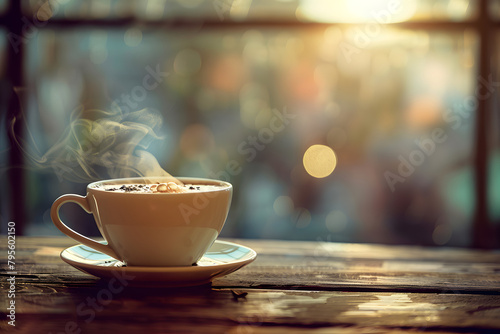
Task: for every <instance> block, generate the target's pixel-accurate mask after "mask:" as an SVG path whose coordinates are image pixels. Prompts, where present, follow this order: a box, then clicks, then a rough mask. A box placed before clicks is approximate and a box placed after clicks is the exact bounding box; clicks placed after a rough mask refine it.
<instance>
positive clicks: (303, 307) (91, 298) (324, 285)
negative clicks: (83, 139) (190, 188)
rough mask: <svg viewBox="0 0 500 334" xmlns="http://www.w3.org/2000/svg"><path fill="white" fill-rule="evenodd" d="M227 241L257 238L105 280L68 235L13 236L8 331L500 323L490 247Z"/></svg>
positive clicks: (457, 328) (478, 326)
mask: <svg viewBox="0 0 500 334" xmlns="http://www.w3.org/2000/svg"><path fill="white" fill-rule="evenodd" d="M230 241H232V242H237V243H240V244H243V245H246V246H248V247H251V248H253V249H254V250H256V251H257V253H258V257H257V259H256V260H255V262H253V263H252V264H250V265H248V266H246V267H244V268H242V269H241V270H239V271H237V272H235V273H232V274H230V275H228V276H225V277H222V278H218V279H215V280H214V282H213V283H212V284H211V285H205V286H200V287H194V288H175V289H173V288H170V289H169V288H158V287H135V286H133V285H126V284H124V285H123V286H118V287H110V286H109V282H107V281H104V280H99V279H97V278H95V277H93V276H90V275H88V274H85V273H83V272H80V271H78V270H76V269H74V268H73V267H71V266H69V265H67V264H66V263H64V262H63V261H62V260H61V259H60V257H59V253H60V252H61V251H62V250H63V249H64V248H66V247H68V246H71V245H74V244H75V243H74V242H73V241H72V240H71V239H69V238H67V237H57V238H55V237H52V238H33V237H20V238H17V243H16V269H17V273H18V274H17V275H16V327H15V332H20V333H108V332H113V333H114V332H117V333H119V334H121V333H137V332H141V333H143V332H151V333H305V332H308V333H415V332H426V333H500V253H499V252H491V251H490V252H487V251H473V250H467V249H449V248H436V249H431V248H420V247H404V246H382V245H365V244H339V243H320V242H295V241H276V240H230ZM6 256H7V251H6V243H4V242H2V244H1V247H0V259H1V263H2V268H1V269H0V277H1V290H2V292H1V294H2V298H0V313H2V320H1V321H2V322H1V323H0V330H1V331H2V332H4V331H9V332H10V331H13V330H14V328H12V326H9V325H8V324H7V320H4V319H6V315H7V314H6V309H7V307H8V303H9V300H8V298H6V297H7V291H8V289H9V282H7V278H8V277H9V275H8V274H7V270H6V266H5V264H6ZM110 289H114V290H113V293H110V292H109V291H110Z"/></svg>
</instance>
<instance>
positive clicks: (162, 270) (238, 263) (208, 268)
mask: <svg viewBox="0 0 500 334" xmlns="http://www.w3.org/2000/svg"><path fill="white" fill-rule="evenodd" d="M216 243H218V244H221V243H222V244H226V245H235V246H238V247H243V248H245V249H246V250H247V252H248V254H249V256H250V257H249V258H246V259H243V260H234V261H231V262H228V263H222V264H213V265H205V266H173V267H147V266H126V267H115V266H102V265H96V264H89V263H85V262H79V261H75V260H72V259H69V258H67V257H65V255H64V253H65V252H68V251H69V250H70V249H72V248H76V247H81V246H85V247H89V246H86V245H84V244H81V243H80V244H76V245H73V246H70V247H67V248H65V249H63V250H62V251H61V253H60V254H59V256H60V258H61V259H62V260H63V261H64V262H66V263H67V264H69V265H71V266H72V267H74V268H76V269H78V270H81V271H84V272H85V273H87V274H89V275H92V276H95V277H99V278H103V277H106V276H104V275H103V276H98V275H95V274H92V273H89V272H87V271H85V269H86V268H88V269H90V270H92V271H95V270H98V271H104V272H106V273H112V272H115V271H117V270H120V271H123V272H125V273H129V274H134V273H136V274H146V273H148V274H155V273H157V274H168V273H180V272H186V273H187V272H197V273H202V272H207V273H215V275H211V278H210V280H211V279H213V278H215V277H218V276H217V270H218V269H219V270H230V269H233V268H236V269H234V270H230V272H229V273H231V272H234V271H236V270H239V269H240V268H242V267H244V266H245V265H247V264H249V263H251V262H253V261H254V260H255V259H256V258H257V252H256V251H255V250H253V249H252V248H250V247H247V246H244V245H241V244H238V243H235V242H230V241H225V240H215V241H214V243H213V244H216ZM89 248H92V247H89ZM92 249H93V248H92ZM207 252H208V251H207ZM99 253H102V252H99ZM205 254H206V253H205ZM205 256H206V255H203V257H205ZM203 257H202V258H203ZM110 259H113V260H115V261H119V260H117V259H114V258H113V257H111V256H110ZM209 259H210V258H209ZM221 276H224V275H221Z"/></svg>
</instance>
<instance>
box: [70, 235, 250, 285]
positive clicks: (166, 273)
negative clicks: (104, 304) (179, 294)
mask: <svg viewBox="0 0 500 334" xmlns="http://www.w3.org/2000/svg"><path fill="white" fill-rule="evenodd" d="M256 257H257V253H256V252H255V251H254V250H253V249H251V248H248V247H245V246H242V245H238V244H235V243H232V242H228V241H219V240H216V241H215V242H214V244H213V245H212V247H210V249H209V250H208V251H207V252H206V253H205V255H204V256H203V257H202V258H201V259H200V261H198V262H197V263H196V265H193V266H188V267H136V266H130V267H128V266H124V264H123V262H121V261H118V260H116V259H115V258H112V257H110V256H108V255H106V254H103V253H101V252H98V251H96V250H94V249H92V248H90V247H88V246H84V245H82V244H79V245H76V246H73V247H69V248H66V249H65V250H63V251H62V252H61V258H62V259H63V261H65V262H66V263H68V264H70V265H72V266H73V267H75V268H77V269H79V270H81V271H83V272H85V273H88V274H91V275H94V276H97V277H100V278H106V279H112V278H115V279H118V280H119V281H120V282H123V281H124V280H126V281H125V282H126V283H124V284H125V285H127V284H128V283H130V284H131V285H138V284H139V285H141V284H144V283H146V284H147V285H149V284H155V285H162V286H169V287H180V286H194V285H202V284H208V283H210V282H211V281H212V280H213V279H214V278H216V277H220V276H225V275H227V274H230V273H232V272H234V271H236V270H238V269H240V268H241V267H243V266H245V265H247V264H249V263H251V262H252V261H253V260H255V258H256Z"/></svg>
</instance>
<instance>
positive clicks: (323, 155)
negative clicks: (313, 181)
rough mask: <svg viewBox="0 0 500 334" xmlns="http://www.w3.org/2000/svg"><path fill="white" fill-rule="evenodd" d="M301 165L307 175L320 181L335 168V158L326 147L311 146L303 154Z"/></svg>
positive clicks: (333, 153) (331, 151)
mask: <svg viewBox="0 0 500 334" xmlns="http://www.w3.org/2000/svg"><path fill="white" fill-rule="evenodd" d="M303 163H304V168H305V169H306V172H307V173H308V174H309V175H311V176H312V177H316V178H319V179H320V178H324V177H327V176H328V175H330V174H331V173H332V172H333V170H334V169H335V167H336V166H337V157H336V155H335V152H333V150H332V149H331V148H330V147H328V146H325V145H312V146H310V147H309V148H308V149H307V150H306V152H305V153H304V157H303Z"/></svg>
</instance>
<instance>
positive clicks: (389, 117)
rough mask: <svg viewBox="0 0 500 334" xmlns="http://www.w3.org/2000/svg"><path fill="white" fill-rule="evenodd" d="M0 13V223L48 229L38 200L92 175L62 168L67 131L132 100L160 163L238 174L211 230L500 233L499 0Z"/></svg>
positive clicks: (84, 225)
mask: <svg viewBox="0 0 500 334" xmlns="http://www.w3.org/2000/svg"><path fill="white" fill-rule="evenodd" d="M0 17H1V21H0V22H1V24H0V78H1V79H0V101H1V104H0V113H1V119H0V125H1V130H0V131H1V132H0V159H1V160H0V161H1V166H0V171H1V174H0V184H1V188H0V189H1V193H0V196H1V199H0V201H1V202H0V215H1V220H2V232H3V233H5V232H6V225H7V224H6V223H7V222H8V221H9V220H11V221H12V220H13V221H16V227H18V233H23V234H25V235H59V234H61V233H60V232H59V231H58V230H57V229H56V228H55V227H54V226H53V224H52V222H51V221H50V215H49V211H50V206H51V204H52V202H53V201H54V200H55V199H56V198H57V197H58V196H60V195H62V194H64V193H77V194H82V195H84V194H85V186H86V184H87V183H88V182H89V181H91V180H92V179H98V178H100V177H101V174H99V175H98V174H92V175H90V176H89V175H86V177H85V178H82V177H74V176H73V175H72V173H73V172H74V171H75V168H74V165H73V164H72V163H73V162H74V161H73V162H72V161H70V160H71V159H68V158H67V157H66V158H64V154H62V153H61V154H57V152H66V151H65V150H66V149H67V148H68V147H72V148H74V146H71V145H72V144H71V143H69V142H67V141H66V139H68V138H69V137H68V131H70V137H71V129H73V127H72V126H73V124H74V122H76V121H77V120H78V119H79V118H82V117H84V116H85V117H90V119H92V120H93V121H95V120H97V119H98V118H99V117H104V116H103V115H106V113H111V114H110V115H111V116H113V117H116V115H119V117H122V118H121V119H123V118H124V117H125V118H126V117H127V115H128V114H129V113H131V112H135V111H138V110H143V109H144V110H145V111H144V112H145V113H147V115H153V116H154V117H156V118H154V119H155V120H157V121H155V126H154V127H151V128H152V129H153V130H154V133H148V135H150V136H151V138H145V140H146V141H147V143H146V144H144V145H142V146H141V148H142V149H144V150H146V151H147V152H149V153H151V154H152V155H153V156H154V157H156V159H157V160H158V162H159V164H160V165H161V167H162V168H164V169H165V170H166V171H168V172H169V173H171V174H172V175H175V176H197V177H209V178H219V179H224V180H228V181H230V182H231V183H233V185H234V189H235V192H234V197H233V204H232V208H231V212H230V216H229V217H228V220H227V222H226V225H225V227H224V230H223V233H222V236H225V237H241V238H271V239H294V240H312V241H339V242H370V243H386V244H416V245H431V246H443V245H446V246H460V247H470V246H479V247H500V246H499V244H498V236H499V231H500V223H499V221H500V154H499V153H500V150H499V144H500V141H499V139H500V138H499V137H498V129H499V126H500V119H499V114H498V111H499V92H500V75H499V67H498V63H499V61H500V54H499V49H498V45H499V44H500V21H499V19H500V1H498V0H490V1H487V0H484V1H482V0H476V1H474V0H424V1H412V0H406V1H396V0H394V1H388V0H376V1H369V0H351V1H347V0H345V1H342V0H338V1H325V0H143V1H126V0H100V1H94V0H92V1H89V0H86V1H83V0H49V1H47V0H33V1H27V0H26V1H17V0H13V1H8V0H0ZM89 110H90V111H92V110H99V111H100V112H97V113H91V116H88V115H89V112H88V111H89ZM86 115H87V116H86ZM96 115H98V116H96ZM13 119H16V123H15V124H14V125H12V120H13ZM150 119H151V118H150ZM148 129H149V128H148ZM88 132H89V133H90V132H91V130H88ZM85 133H86V132H78V133H77V134H76V135H75V136H76V137H75V138H78V139H80V140H85V138H83V137H85ZM82 136H83V137H82ZM61 138H66V139H64V140H62V139H61ZM73 139H74V138H73ZM68 140H69V139H68ZM124 140H127V139H124ZM78 148H79V149H80V150H82V152H85V148H83V149H82V147H80V146H78ZM47 152H48V153H49V154H48V155H46V154H47ZM54 152H56V153H54ZM73 153H74V151H73ZM100 153H101V156H102V154H104V153H105V152H100ZM44 155H45V158H46V159H44ZM82 157H85V155H84V154H83V155H82ZM102 177H105V175H103V176H102ZM62 214H63V220H64V219H66V221H67V222H68V224H69V225H70V226H72V227H73V228H75V229H76V230H77V231H80V232H81V233H84V234H87V235H96V234H98V230H97V228H96V227H95V224H94V223H93V219H92V217H91V216H90V215H87V214H85V213H84V212H83V211H82V210H81V209H80V208H79V207H77V206H76V205H75V206H74V207H73V206H72V205H66V206H65V207H64V208H63V209H62Z"/></svg>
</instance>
